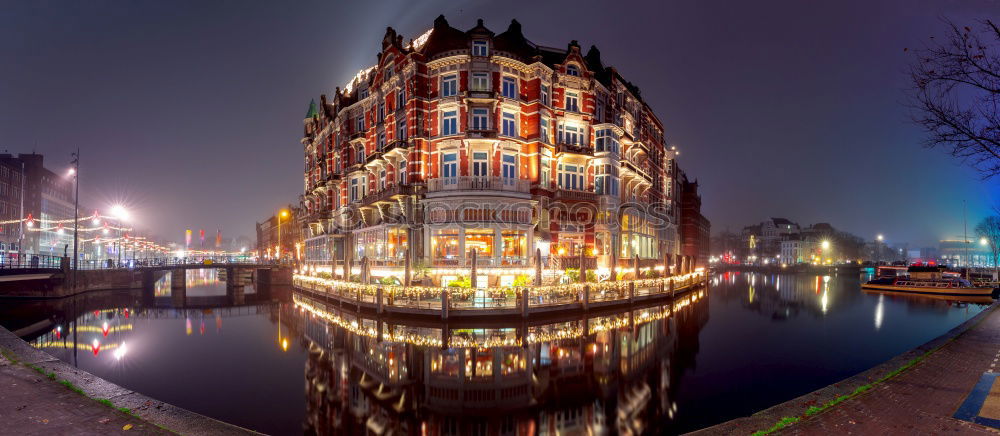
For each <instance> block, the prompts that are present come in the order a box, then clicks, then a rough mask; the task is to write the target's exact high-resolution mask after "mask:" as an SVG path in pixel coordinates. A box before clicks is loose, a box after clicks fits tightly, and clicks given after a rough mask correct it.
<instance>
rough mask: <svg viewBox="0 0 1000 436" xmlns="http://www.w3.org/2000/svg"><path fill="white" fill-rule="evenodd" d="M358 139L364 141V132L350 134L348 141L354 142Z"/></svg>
mask: <svg viewBox="0 0 1000 436" xmlns="http://www.w3.org/2000/svg"><path fill="white" fill-rule="evenodd" d="M358 139H365V132H354V133H351V137H350V139H349V141H354V140H358Z"/></svg>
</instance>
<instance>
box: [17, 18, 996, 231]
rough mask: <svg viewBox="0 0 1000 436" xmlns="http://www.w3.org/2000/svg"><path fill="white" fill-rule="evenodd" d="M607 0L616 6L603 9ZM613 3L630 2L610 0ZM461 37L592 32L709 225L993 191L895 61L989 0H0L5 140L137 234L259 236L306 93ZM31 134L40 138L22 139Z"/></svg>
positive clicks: (850, 227)
mask: <svg viewBox="0 0 1000 436" xmlns="http://www.w3.org/2000/svg"><path fill="white" fill-rule="evenodd" d="M619 5H620V6H619ZM626 5H627V6H626ZM442 13H443V14H444V15H445V16H446V18H447V19H448V21H449V23H451V24H452V26H454V27H457V28H459V29H462V30H466V29H468V28H471V27H473V26H474V25H475V21H476V18H479V17H481V18H483V19H485V21H486V26H487V27H489V28H491V29H492V30H493V31H495V32H497V33H500V32H502V31H503V30H504V29H506V27H507V24H508V23H509V22H510V19H511V18H516V19H517V20H518V21H520V22H521V23H522V25H523V29H524V33H525V35H526V36H527V37H528V38H529V39H531V40H532V41H534V42H535V43H538V44H542V45H548V46H553V47H565V46H566V44H567V43H568V42H569V41H570V40H573V39H576V40H579V42H580V45H581V47H582V48H583V50H584V51H585V50H586V49H587V48H588V47H590V45H592V44H595V45H597V46H598V48H599V49H600V50H601V54H602V57H603V59H604V60H605V62H606V63H608V64H611V65H615V66H616V67H617V68H618V70H619V71H620V72H621V73H622V74H623V75H624V76H625V77H626V79H628V80H630V81H632V82H633V83H635V84H637V85H638V86H639V87H640V88H641V89H642V95H643V97H644V99H645V100H646V101H647V102H648V103H649V105H650V106H651V107H652V108H653V109H654V111H655V112H656V113H657V114H658V115H659V117H660V119H661V121H662V122H663V125H664V127H665V132H666V135H667V138H668V141H669V142H670V143H672V144H675V145H677V147H678V148H679V149H680V150H681V156H680V159H681V165H682V167H683V169H684V170H685V171H687V173H688V174H689V176H690V177H693V178H697V179H698V181H699V182H700V184H701V190H702V197H703V210H702V211H703V213H704V214H705V215H706V216H707V217H708V218H709V219H710V220H711V221H712V227H713V233H714V232H717V231H720V230H724V229H726V228H727V227H728V228H729V229H731V230H734V231H738V230H739V229H740V228H742V226H743V225H746V224H750V223H754V222H759V221H762V220H764V219H766V218H767V217H770V216H780V217H786V218H789V219H792V220H794V221H798V222H800V223H801V224H809V223H814V222H829V223H831V224H833V225H834V226H835V227H837V228H840V229H843V230H847V231H850V232H853V233H855V234H857V235H859V236H862V237H865V238H869V239H870V238H873V237H874V235H875V234H877V233H884V234H885V235H886V238H887V240H888V242H890V243H897V242H910V244H911V246H924V245H930V244H934V245H936V241H937V240H938V239H941V238H944V237H954V236H961V234H962V200H963V199H965V200H968V204H969V207H968V209H969V223H970V228H971V227H972V226H973V225H974V224H975V222H977V221H978V220H979V219H980V218H981V217H983V216H985V215H986V213H987V212H988V211H989V209H990V207H991V205H992V204H997V203H1000V180H993V181H991V182H984V181H982V180H979V179H978V178H977V176H976V175H975V174H973V173H972V171H971V170H968V169H967V168H965V167H963V166H961V164H959V163H958V162H956V161H954V160H952V159H951V158H950V157H948V156H946V155H945V154H944V153H943V152H941V151H936V150H927V149H924V148H923V147H921V145H920V141H921V139H922V132H921V131H920V130H919V129H918V128H917V127H916V126H914V125H913V124H911V123H910V122H909V121H908V116H907V111H906V109H905V108H904V107H903V105H902V103H903V101H904V95H903V89H904V88H905V87H906V86H907V84H908V82H907V75H906V70H907V63H908V62H909V61H910V60H912V56H913V55H912V53H911V52H904V51H903V49H904V48H910V49H913V48H915V47H920V46H921V45H922V44H923V43H924V42H926V41H927V40H928V37H929V36H932V35H939V36H941V35H944V33H945V29H944V26H943V24H942V22H941V21H940V19H941V17H948V18H951V19H952V20H955V21H957V22H959V23H961V24H965V23H971V21H972V20H975V19H981V18H993V19H994V20H1000V2H996V1H992V0H987V1H961V2H959V1H941V0H934V1H913V0H908V1H893V2H871V1H830V2H803V1H801V0H789V1H780V2H779V1H758V2H722V1H704V0H690V1H684V2H676V1H651V2H648V3H636V4H629V3H628V2H607V1H601V2H593V3H586V2H579V1H575V2H567V3H564V4H560V3H558V2H550V1H530V2H524V3H523V4H521V5H518V4H517V2H511V1H504V2H496V3H487V2H456V1H441V2H430V1H401V2H388V1H368V2H357V3H354V2H333V1H324V2H315V3H307V2H271V3H256V2H244V1H232V2H201V1H192V2H173V1H172V2H147V1H130V2H124V1H123V2H100V1H86V2H44V1H34V0H31V1H23V2H11V1H7V0H3V1H2V2H0V150H9V151H10V152H13V153H18V152H30V151H31V150H32V149H34V150H37V151H38V152H39V153H43V154H45V155H46V162H47V166H49V167H50V168H52V169H60V168H66V167H67V165H68V163H69V160H70V156H69V154H70V152H71V151H72V150H74V149H75V148H76V147H80V148H81V150H82V166H81V188H80V189H81V197H82V200H81V201H82V202H83V203H84V204H87V205H92V206H90V207H92V208H102V209H104V208H106V207H107V206H108V205H110V204H112V203H115V202H125V203H126V204H128V205H129V207H130V208H132V209H133V210H134V214H135V215H136V216H137V221H138V226H139V227H141V228H145V229H147V230H148V231H151V232H153V233H155V234H157V235H159V236H161V237H164V238H167V239H170V240H174V241H183V231H184V229H186V228H191V229H195V232H197V229H202V228H203V229H206V233H208V234H210V235H211V234H214V232H215V229H219V228H221V229H222V231H223V234H224V235H225V236H237V235H247V236H250V237H251V238H253V235H254V222H255V221H260V220H263V219H264V218H265V217H266V216H267V215H268V214H269V213H273V211H274V210H277V209H278V208H279V207H281V206H282V205H283V204H287V203H289V202H297V196H298V195H299V194H301V193H302V170H303V156H302V146H301V145H300V143H299V139H300V138H301V134H302V119H303V117H304V116H305V113H306V109H307V107H308V104H309V100H310V99H312V98H317V100H318V96H319V95H320V94H321V93H327V94H332V92H333V90H334V87H336V86H338V85H339V86H343V85H344V84H345V83H346V82H347V81H348V80H349V79H350V78H351V77H353V75H354V74H355V73H356V72H357V71H358V70H359V69H361V68H362V67H367V66H369V65H371V64H373V63H374V62H375V55H376V52H377V50H378V49H379V48H380V47H381V45H380V43H381V38H382V36H383V34H384V33H385V28H386V26H392V27H394V28H395V29H396V30H397V31H399V32H400V33H401V34H402V35H404V38H405V39H407V40H408V39H410V38H415V37H416V36H417V35H419V34H420V33H422V32H424V31H425V30H427V29H428V28H430V27H431V25H432V21H433V20H434V18H435V17H436V16H437V15H438V14H442ZM36 144H37V145H36Z"/></svg>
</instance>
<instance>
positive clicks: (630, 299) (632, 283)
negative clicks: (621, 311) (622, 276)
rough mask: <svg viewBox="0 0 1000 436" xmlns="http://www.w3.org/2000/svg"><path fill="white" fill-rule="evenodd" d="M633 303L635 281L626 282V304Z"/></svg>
mask: <svg viewBox="0 0 1000 436" xmlns="http://www.w3.org/2000/svg"><path fill="white" fill-rule="evenodd" d="M633 301H635V280H632V281H630V282H628V304H632V302H633Z"/></svg>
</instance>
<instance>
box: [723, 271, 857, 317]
mask: <svg viewBox="0 0 1000 436" xmlns="http://www.w3.org/2000/svg"><path fill="white" fill-rule="evenodd" d="M835 281H836V276H831V275H816V274H761V273H740V272H734V271H727V272H724V273H721V274H716V275H715V276H714V277H712V279H711V280H710V283H711V284H712V286H713V287H715V288H716V292H717V293H718V294H720V296H721V298H722V299H724V300H739V301H742V304H743V306H744V307H745V308H747V309H748V310H750V311H753V312H756V313H759V314H760V315H762V316H765V317H769V318H771V319H774V320H784V319H789V318H794V317H796V316H798V315H799V314H800V313H808V314H811V315H814V316H823V315H824V314H826V313H828V312H830V311H831V310H833V307H834V305H836V304H839V303H841V302H843V301H844V300H845V299H846V298H851V295H850V294H849V293H845V292H839V290H840V289H839V288H838V287H837V286H835Z"/></svg>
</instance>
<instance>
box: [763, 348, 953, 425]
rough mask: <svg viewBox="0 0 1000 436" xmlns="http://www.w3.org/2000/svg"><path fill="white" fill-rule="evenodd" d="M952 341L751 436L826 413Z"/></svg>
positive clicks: (894, 375)
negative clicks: (876, 378) (851, 390)
mask: <svg viewBox="0 0 1000 436" xmlns="http://www.w3.org/2000/svg"><path fill="white" fill-rule="evenodd" d="M952 340H954V338H952V339H951V340H949V341H948V342H945V343H944V344H942V345H941V346H939V347H937V348H934V349H933V350H930V351H927V352H925V353H924V354H921V355H920V356H917V357H915V358H913V359H910V360H909V361H908V362H906V363H904V364H903V365H902V366H900V367H899V368H896V369H894V370H892V371H890V372H888V373H886V374H885V375H883V376H882V377H880V378H879V379H878V380H875V381H873V382H871V383H868V384H865V385H861V386H858V387H857V388H856V389H854V391H853V392H851V393H849V394H844V395H839V396H837V397H836V398H834V399H832V400H830V401H827V402H826V403H824V404H822V405H820V406H809V408H808V409H806V411H805V412H803V413H802V416H799V417H793V416H786V417H784V418H781V420H780V421H778V422H777V423H775V424H774V425H772V426H771V427H769V428H767V429H764V430H757V431H756V432H754V433H753V436H766V435H769V434H771V433H774V432H776V431H778V430H781V429H783V428H785V427H788V426H790V425H792V424H795V423H796V422H799V421H801V420H802V419H804V418H809V417H812V416H816V415H819V414H820V413H823V412H825V411H827V410H828V409H830V408H832V407H834V406H836V405H838V404H840V403H843V402H844V401H847V400H849V399H851V398H854V397H857V396H858V395H861V394H864V393H865V392H868V391H870V390H872V389H874V388H875V386H876V385H878V384H880V383H884V382H886V381H888V380H889V379H892V378H893V377H896V376H898V375H900V374H902V373H903V372H905V371H906V370H908V369H910V368H913V367H914V366H916V365H917V364H919V363H920V362H922V361H923V360H924V359H926V358H927V356H930V355H931V354H934V353H935V352H937V351H938V350H940V349H941V348H942V347H944V346H945V345H947V344H948V343H950V342H951V341H952Z"/></svg>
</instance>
